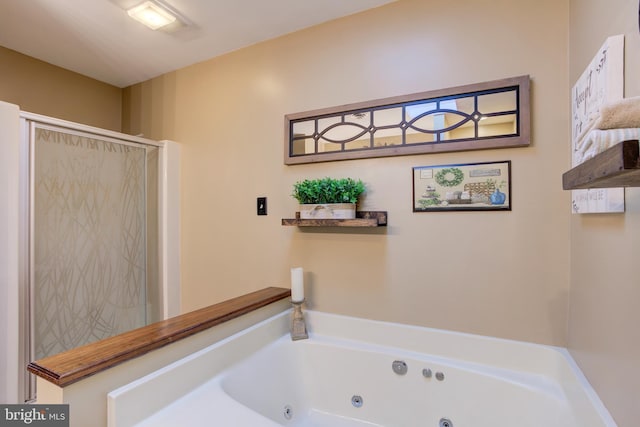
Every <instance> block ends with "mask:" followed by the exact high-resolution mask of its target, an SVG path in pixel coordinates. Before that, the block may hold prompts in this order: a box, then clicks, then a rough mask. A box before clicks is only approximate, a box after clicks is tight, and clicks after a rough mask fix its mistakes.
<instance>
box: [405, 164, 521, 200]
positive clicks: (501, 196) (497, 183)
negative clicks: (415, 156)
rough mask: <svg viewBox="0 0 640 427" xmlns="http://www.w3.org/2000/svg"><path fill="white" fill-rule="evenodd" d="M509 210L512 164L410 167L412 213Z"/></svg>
mask: <svg viewBox="0 0 640 427" xmlns="http://www.w3.org/2000/svg"><path fill="white" fill-rule="evenodd" d="M486 210H507V211H510V210H511V161H510V160H505V161H501V162H485V163H466V164H454V165H439V166H417V167H414V168H413V211H414V212H434V211H486Z"/></svg>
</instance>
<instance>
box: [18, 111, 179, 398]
mask: <svg viewBox="0 0 640 427" xmlns="http://www.w3.org/2000/svg"><path fill="white" fill-rule="evenodd" d="M19 122H20V124H19V126H20V134H21V135H20V142H19V151H18V155H19V168H18V174H19V179H18V183H19V192H18V194H19V203H18V226H19V230H18V244H19V246H18V248H17V249H18V257H17V258H18V263H19V265H18V273H19V274H18V283H17V286H18V290H17V296H18V302H19V304H18V312H17V316H18V318H19V321H18V327H19V331H18V341H19V342H18V345H19V355H18V360H19V361H20V362H19V366H22V367H24V366H26V364H27V363H28V362H29V361H31V360H38V359H42V358H45V357H48V356H51V355H54V354H58V353H60V352H63V351H66V350H69V349H72V348H76V347H79V346H82V345H85V344H89V343H91V342H94V341H97V340H100V339H104V338H107V337H110V336H113V335H116V334H120V333H122V332H126V331H129V330H131V329H135V328H138V327H141V326H144V325H147V324H149V323H152V322H155V321H158V320H162V319H164V318H167V317H169V316H172V315H175V314H177V313H178V312H179V293H178V289H177V286H178V277H179V275H178V267H179V264H178V256H177V246H178V242H177V241H176V237H177V231H176V230H177V215H178V213H177V212H178V211H177V209H178V207H177V205H176V206H172V205H171V204H172V202H173V203H175V202H176V200H177V197H178V195H177V194H175V192H174V193H171V192H169V191H168V188H169V187H173V188H174V190H175V187H177V185H175V183H173V181H176V180H177V179H178V177H177V174H176V173H175V172H176V171H177V159H175V158H172V157H176V155H177V144H175V143H171V142H167V141H163V142H156V141H151V140H148V139H144V138H140V137H132V136H130V135H124V134H120V133H116V132H111V131H106V130H102V129H97V128H92V127H88V126H83V125H79V124H76V123H71V122H66V121H62V120H57V119H52V118H48V117H44V116H40V115H35V114H30V113H20V118H19ZM16 143H18V142H16ZM18 382H19V384H20V385H19V388H18V395H19V397H18V400H19V401H22V400H24V401H29V400H33V399H35V398H36V395H35V381H34V379H33V378H32V376H31V374H29V373H27V372H26V369H22V373H21V375H20V376H19V378H18Z"/></svg>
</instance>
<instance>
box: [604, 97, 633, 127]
mask: <svg viewBox="0 0 640 427" xmlns="http://www.w3.org/2000/svg"><path fill="white" fill-rule="evenodd" d="M595 127H596V129H621V128H640V96H636V97H633V98H625V99H622V100H620V101H616V102H612V103H610V104H605V105H603V106H602V107H600V117H599V118H598V120H597V121H596V126H595Z"/></svg>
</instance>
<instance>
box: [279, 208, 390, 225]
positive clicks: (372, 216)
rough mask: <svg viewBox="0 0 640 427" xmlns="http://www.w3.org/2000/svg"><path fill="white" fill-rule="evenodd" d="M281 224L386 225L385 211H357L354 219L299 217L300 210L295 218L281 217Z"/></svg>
mask: <svg viewBox="0 0 640 427" xmlns="http://www.w3.org/2000/svg"><path fill="white" fill-rule="evenodd" d="M282 225H295V226H298V227H384V226H386V225H387V212H386V211H358V212H356V218H355V219H300V212H296V217H295V218H283V219H282Z"/></svg>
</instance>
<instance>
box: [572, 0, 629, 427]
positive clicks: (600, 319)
mask: <svg viewBox="0 0 640 427" xmlns="http://www.w3.org/2000/svg"><path fill="white" fill-rule="evenodd" d="M570 28H571V31H570V51H571V55H570V73H569V76H570V85H573V83H574V82H575V81H576V80H577V79H578V77H579V76H580V74H581V73H582V71H583V70H584V68H585V67H586V65H587V64H588V63H589V61H590V60H591V58H592V57H593V56H594V55H595V53H596V51H597V50H598V48H599V47H600V46H601V45H602V43H603V42H604V40H605V39H606V38H607V37H608V36H612V35H616V34H624V35H625V97H632V96H640V79H638V76H640V55H639V54H638V53H639V52H640V34H639V32H638V1H637V0H608V1H606V2H603V1H601V0H571V20H570ZM639 253H640V189H636V188H632V189H627V190H626V213H624V214H609V215H574V216H572V217H571V294H570V296H571V298H570V300H571V304H570V310H569V348H570V350H571V354H572V355H573V356H574V357H575V358H576V360H577V361H578V363H579V364H580V367H581V368H582V370H583V371H584V372H585V374H586V375H587V377H588V379H589V381H590V382H591V384H592V385H593V386H594V388H595V389H596V391H597V392H598V394H599V395H600V398H601V399H602V400H603V401H604V403H605V405H606V406H607V407H608V409H609V410H610V411H611V413H612V415H613V417H614V418H615V419H616V422H617V423H618V425H619V426H620V427H634V426H637V425H638V420H640V406H639V405H638V402H639V399H640V333H639V332H638V331H639V330H640V329H639V328H640V308H639V305H640V280H639V279H638V268H637V266H638V254H639Z"/></svg>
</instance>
